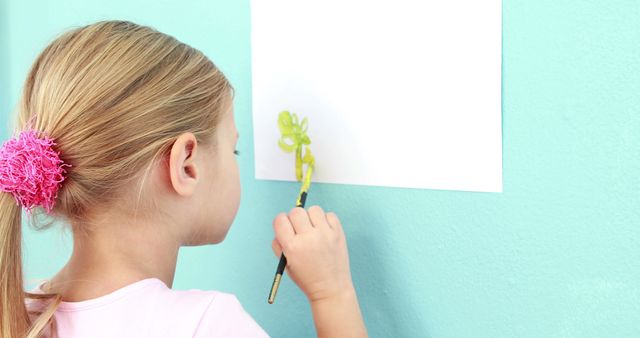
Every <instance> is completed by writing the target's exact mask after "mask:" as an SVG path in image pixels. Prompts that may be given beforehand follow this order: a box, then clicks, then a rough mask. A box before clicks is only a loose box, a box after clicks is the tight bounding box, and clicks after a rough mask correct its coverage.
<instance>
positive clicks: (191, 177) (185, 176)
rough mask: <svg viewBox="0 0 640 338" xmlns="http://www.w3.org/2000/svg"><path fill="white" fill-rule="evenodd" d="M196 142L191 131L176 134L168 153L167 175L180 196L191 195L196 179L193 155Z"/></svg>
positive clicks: (196, 170)
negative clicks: (176, 136)
mask: <svg viewBox="0 0 640 338" xmlns="http://www.w3.org/2000/svg"><path fill="white" fill-rule="evenodd" d="M197 150H198V142H197V140H196V137H195V136H194V135H193V134H192V133H184V134H181V135H180V136H178V138H177V139H176V141H175V142H174V143H173V145H172V146H171V152H170V154H169V168H168V169H169V177H170V179H171V186H172V187H173V189H174V190H175V191H176V193H178V194H179V195H181V196H191V195H192V194H193V192H194V191H195V188H196V183H197V181H198V178H199V176H198V168H197V166H196V161H195V155H196V151H197Z"/></svg>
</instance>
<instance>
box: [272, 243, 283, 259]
mask: <svg viewBox="0 0 640 338" xmlns="http://www.w3.org/2000/svg"><path fill="white" fill-rule="evenodd" d="M271 250H273V253H274V254H275V255H276V257H278V258H280V255H282V247H280V243H278V240H276V239H275V238H274V239H273V241H271Z"/></svg>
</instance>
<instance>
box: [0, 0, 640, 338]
mask: <svg viewBox="0 0 640 338" xmlns="http://www.w3.org/2000/svg"><path fill="white" fill-rule="evenodd" d="M3 1H4V0H0V41H2V48H0V74H1V75H2V76H0V95H2V96H1V97H0V107H1V108H2V112H1V113H2V114H3V115H2V118H3V119H7V118H8V115H9V108H10V107H12V106H13V105H15V103H16V101H17V98H18V94H19V90H20V87H21V86H22V81H23V79H24V76H25V74H26V72H27V69H28V67H29V65H30V63H31V62H32V61H33V59H34V57H35V56H36V53H37V52H38V51H39V50H41V49H42V48H43V47H44V46H45V44H46V43H47V42H48V41H50V40H51V39H52V38H53V37H54V36H56V35H57V34H58V33H60V32H61V31H63V30H65V29H67V28H69V27H71V26H75V25H80V24H85V23H90V22H92V21H95V20H98V19H107V18H119V19H129V20H133V21H136V22H139V23H142V24H148V25H152V26H154V27H156V28H158V29H160V30H161V31H164V32H167V33H169V34H172V35H174V36H176V37H178V38H179V39H181V40H183V41H185V42H187V43H189V44H192V45H193V46H195V47H197V48H199V49H201V50H203V51H204V52H205V53H206V54H207V55H209V56H210V57H211V58H212V59H213V60H214V62H216V63H217V64H218V65H219V66H220V67H221V68H222V70H223V71H224V72H225V73H226V74H227V75H228V77H229V78H230V79H231V81H232V82H233V84H234V86H235V87H236V89H237V97H236V102H235V104H236V111H235V113H236V123H237V126H238V129H239V131H240V134H241V135H242V136H241V140H240V144H239V149H240V150H241V152H242V155H241V156H240V157H239V160H240V166H241V178H242V185H243V196H242V198H243V199H242V203H241V207H240V211H239V214H238V217H237V219H236V221H235V223H234V225H233V227H232V229H231V232H230V233H229V236H228V237H227V240H225V242H223V243H222V244H220V245H217V246H205V247H195V248H184V249H183V250H182V251H181V253H180V258H179V263H178V268H177V270H178V271H177V275H176V280H175V284H174V287H175V288H178V289H189V288H202V289H219V290H223V291H227V292H233V293H235V294H237V296H238V297H239V299H240V300H241V302H242V303H243V304H244V306H245V308H246V309H247V311H249V312H250V313H251V314H252V315H253V316H254V317H255V318H256V320H257V321H258V322H259V323H260V324H261V325H262V326H263V327H264V328H265V329H266V330H267V331H268V332H269V333H270V334H271V335H272V336H273V337H305V336H312V335H313V323H312V321H311V316H310V311H309V308H308V304H306V302H305V299H304V297H303V295H302V294H301V292H300V291H299V290H297V289H296V288H295V286H294V285H293V283H292V282H291V281H290V280H289V279H288V278H285V280H284V284H283V285H282V287H281V290H280V292H279V294H278V300H277V302H276V304H275V305H268V304H267V302H266V297H267V293H268V290H269V287H270V283H271V280H272V277H273V273H274V269H275V267H276V264H277V259H276V258H275V257H274V256H273V254H272V252H271V248H270V241H271V239H272V237H273V233H272V229H271V220H272V219H273V217H274V216H275V215H276V214H277V213H278V212H280V211H286V210H289V209H290V208H291V206H292V204H293V202H294V199H295V194H296V192H297V189H298V185H297V184H295V183H289V182H275V181H257V180H255V179H254V176H253V171H254V164H253V153H252V146H253V141H254V140H253V139H252V120H251V100H250V98H251V92H250V90H251V85H250V84H251V82H250V81H251V70H250V66H251V64H250V52H251V50H250V48H251V46H250V35H249V32H250V26H249V25H250V20H249V14H250V13H249V3H248V1H247V0H243V1H237V0H233V1H231V0H227V1H222V0H219V1H204V0H202V1H181V2H178V1H167V0H155V1H149V0H144V1H135V2H134V1H125V0H114V1H110V2H109V3H107V2H104V3H103V4H97V3H95V2H88V1H80V0H66V1H51V0H41V1H35V0H21V1H17V0H6V3H4V2H3ZM3 6H4V7H3ZM503 8H504V13H503V17H504V26H503V27H504V28H503V41H504V48H503V92H504V98H503V123H504V125H503V143H504V193H501V194H489V193H467V192H452V191H430V190H416V189H389V188H377V187H361V186H347V185H332V184H316V185H314V186H312V188H311V192H310V198H309V200H308V205H312V204H320V205H321V206H323V207H324V208H325V209H326V210H331V211H335V212H337V213H338V214H339V215H340V216H341V218H342V219H343V223H344V224H345V227H346V232H347V236H348V241H349V249H350V254H351V264H352V270H353V279H354V281H355V282H356V284H357V291H358V293H359V296H360V300H361V305H362V309H363V312H364V316H365V320H366V322H367V325H368V328H369V331H370V334H371V336H372V337H605V336H608V337H639V336H640V324H638V323H640V112H639V110H640V3H639V2H638V1H635V0H610V1H595V0H589V1H582V0H538V1H516V0H504V2H503ZM354 20H355V18H354ZM470 29H472V28H470ZM416 43H420V42H419V41H416ZM388 66H390V67H392V66H393V65H388ZM9 70H10V71H9ZM461 99H464V98H461ZM2 132H3V135H2V137H3V138H6V137H8V135H9V128H7V127H6V125H5V126H3V130H2ZM310 132H311V133H312V132H313V131H312V130H311V131H310ZM25 245H26V248H25V253H24V254H25V259H26V273H27V278H29V280H28V282H29V283H30V284H29V285H28V286H31V285H32V283H33V281H34V279H36V278H47V277H49V276H51V275H52V274H54V273H55V272H56V271H57V269H59V268H60V267H61V266H62V265H63V264H64V263H65V261H66V259H67V258H68V257H69V254H70V249H71V247H72V243H71V240H70V238H69V235H68V234H65V233H63V232H60V231H59V230H58V229H55V228H54V229H52V230H48V231H45V232H41V233H38V232H34V231H31V230H27V232H26V234H25Z"/></svg>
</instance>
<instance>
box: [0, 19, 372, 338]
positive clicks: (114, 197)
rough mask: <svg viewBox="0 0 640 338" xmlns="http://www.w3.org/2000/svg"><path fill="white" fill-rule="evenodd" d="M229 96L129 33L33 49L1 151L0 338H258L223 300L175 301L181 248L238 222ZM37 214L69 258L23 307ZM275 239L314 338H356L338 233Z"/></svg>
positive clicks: (104, 26)
mask: <svg viewBox="0 0 640 338" xmlns="http://www.w3.org/2000/svg"><path fill="white" fill-rule="evenodd" d="M232 95H233V89H232V87H231V85H230V84H229V82H228V81H227V79H226V78H225V76H224V75H223V74H222V73H221V72H220V70H218V69H217V68H216V67H215V66H214V64H213V63H212V62H211V61H210V60H209V59H208V58H207V57H206V56H205V55H203V54H202V53H201V52H200V51H198V50H197V49H194V48H192V47H190V46H188V45H185V44H184V43H181V42H179V41H177V40H176V39H175V38H173V37H171V36H168V35H165V34H163V33H160V32H158V31H156V30H154V29H152V28H149V27H144V26H139V25H136V24H134V23H131V22H126V21H104V22H98V23H95V24H92V25H88V26H85V27H81V28H78V29H73V30H71V31H69V32H67V33H65V34H64V35H62V36H60V37H59V38H58V39H56V40H55V41H53V42H52V43H51V44H50V45H49V46H48V47H46V48H45V49H44V51H43V52H42V53H41V54H40V55H39V56H38V58H37V59H36V61H35V63H34V64H33V66H32V68H31V70H30V72H29V74H28V76H27V80H26V82H25V85H24V92H23V94H22V99H21V101H20V104H19V117H18V131H17V132H16V134H14V137H13V138H11V139H10V140H8V141H6V142H5V143H4V144H3V146H2V148H1V149H0V187H1V190H2V192H0V336H1V337H2V338H7V337H11V338H13V337H25V336H26V337H38V336H47V337H49V336H56V334H57V336H59V337H120V338H124V337H192V336H193V337H264V336H267V335H266V333H265V332H264V331H263V329H262V328H261V327H260V326H259V325H258V324H257V323H256V322H255V321H254V320H253V319H252V318H251V316H250V315H249V314H247V313H246V312H245V311H244V309H243V307H242V306H241V305H240V303H239V302H238V300H237V298H236V297H235V296H233V295H231V294H227V293H222V292H218V291H203V290H197V289H191V290H172V289H171V286H172V283H173V278H174V273H175V268H176V259H177V255H178V250H179V248H180V247H181V246H183V245H187V246H192V245H205V244H216V243H220V242H221V241H223V240H224V238H225V236H226V234H227V231H228V230H229V226H230V225H231V223H232V221H233V219H234V217H235V215H236V211H237V209H238V204H239V199H240V181H239V175H238V165H237V162H236V159H235V157H234V153H236V152H235V151H234V149H235V144H236V142H237V138H238V133H237V130H236V127H235V123H234V118H233V109H232ZM36 207H42V209H36V211H37V210H45V211H46V213H47V214H51V215H54V216H57V217H59V218H60V219H62V220H64V221H65V222H66V223H67V224H69V225H70V226H71V229H72V231H73V240H74V246H73V253H72V256H71V258H70V259H69V262H68V263H67V264H66V265H65V266H64V267H63V268H62V269H61V270H60V271H59V272H58V273H57V274H56V275H55V276H53V277H52V278H50V279H48V280H45V281H44V282H43V283H41V284H40V285H38V287H36V288H34V289H33V290H30V292H26V291H25V290H24V287H23V276H22V273H23V272H22V261H21V256H22V252H21V241H22V237H21V208H24V209H25V211H26V212H27V215H28V216H32V215H33V214H32V213H33V211H34V210H32V209H33V208H36ZM28 218H29V220H31V221H32V222H33V221H34V219H35V218H31V217H28ZM32 226H36V227H38V226H37V225H35V224H33V225H32ZM273 226H274V231H275V239H274V240H273V242H272V248H273V251H274V253H275V255H276V257H279V256H280V254H281V252H284V254H285V255H286V257H287V259H288V266H287V273H288V275H289V276H290V278H291V279H292V280H293V281H294V282H295V283H296V284H297V285H298V286H299V287H300V289H301V290H302V291H303V292H304V294H305V295H306V296H307V298H308V299H309V302H310V305H311V309H312V313H313V318H314V321H315V326H316V330H317V334H318V336H320V337H365V336H367V333H366V329H365V326H364V324H363V320H362V316H361V313H360V309H359V305H358V301H357V298H356V293H355V289H354V287H353V284H352V280H351V274H350V270H349V258H348V254H347V246H346V241H345V237H344V233H343V229H342V225H341V224H340V220H339V219H338V217H337V216H336V215H335V214H334V213H325V212H324V211H323V210H322V209H321V208H320V207H318V206H313V207H310V208H308V210H305V209H303V208H294V209H292V210H291V211H290V212H288V213H281V214H279V215H277V216H276V217H275V219H274V222H273ZM40 227H42V226H40ZM45 227H46V226H45Z"/></svg>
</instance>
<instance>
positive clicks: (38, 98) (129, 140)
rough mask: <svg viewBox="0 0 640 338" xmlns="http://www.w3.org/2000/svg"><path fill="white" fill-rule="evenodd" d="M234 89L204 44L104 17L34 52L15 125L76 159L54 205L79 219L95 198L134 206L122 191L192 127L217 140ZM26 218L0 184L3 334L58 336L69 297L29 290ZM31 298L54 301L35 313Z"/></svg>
mask: <svg viewBox="0 0 640 338" xmlns="http://www.w3.org/2000/svg"><path fill="white" fill-rule="evenodd" d="M232 95H233V88H232V87H231V85H230V84H229V82H228V81H227V79H226V78H225V76H224V74H222V72H221V71H220V70H218V69H217V68H216V66H215V65H214V64H213V63H212V62H211V60H209V59H208V58H207V57H206V56H205V55H204V54H203V53H202V52H200V51H199V50H197V49H195V48H192V47H190V46H188V45H186V44H184V43H181V42H180V41H178V40H177V39H175V38H174V37H172V36H169V35H166V34H163V33H161V32H158V31H157V30H155V29H153V28H150V27H145V26H140V25H137V24H135V23H132V22H128V21H101V22H97V23H94V24H91V25H87V26H84V27H80V28H76V29H72V30H70V31H68V32H66V33H64V34H63V35H61V36H60V37H58V38H57V39H55V40H54V41H53V42H52V43H51V44H49V45H48V46H47V47H46V48H45V49H44V50H43V51H42V52H41V53H40V55H39V56H38V57H37V58H36V60H35V62H34V64H33V66H32V67H31V69H30V71H29V73H28V76H27V79H26V81H25V84H24V90H23V93H22V98H21V100H20V103H19V107H18V120H17V127H18V128H19V129H20V130H22V129H23V128H24V127H25V125H26V124H27V123H29V122H31V121H34V123H33V124H32V125H33V127H34V128H35V129H36V130H38V131H41V132H43V133H45V134H46V135H48V136H49V137H51V138H53V139H54V140H55V142H56V143H57V145H56V146H55V148H54V150H56V151H57V152H59V153H60V158H61V159H62V160H63V161H64V163H68V164H70V165H71V167H68V168H65V170H66V172H67V173H66V179H65V180H64V182H63V183H62V186H61V188H60V189H59V191H58V195H57V199H56V201H55V207H54V209H53V210H52V211H53V214H54V215H55V216H58V217H60V218H62V219H64V220H66V221H68V222H69V223H71V224H72V225H73V224H76V223H80V222H82V221H85V220H87V219H88V218H89V215H90V213H89V211H90V208H91V206H96V205H115V204H117V203H118V202H119V203H120V204H118V205H130V204H127V203H125V202H123V201H122V199H123V192H124V191H128V190H129V189H127V187H130V186H137V187H140V189H142V188H141V187H142V184H143V182H144V179H145V177H146V176H147V173H148V171H149V170H150V168H151V167H152V165H154V164H155V163H157V161H158V160H160V159H162V158H163V157H164V156H163V155H166V153H167V151H169V150H170V149H171V146H172V144H173V142H174V141H175V139H176V138H177V137H178V136H179V135H180V134H182V133H185V132H191V133H193V134H194V136H195V137H196V139H197V141H198V142H199V143H202V144H210V145H212V146H215V144H214V143H215V142H214V135H215V131H216V126H217V125H218V122H219V120H220V117H221V114H222V113H223V112H224V111H226V110H227V109H228V107H229V105H230V104H231V101H232ZM139 202H140V194H138V199H137V202H136V203H135V205H136V206H137V205H139ZM136 210H137V208H136ZM21 218H22V217H21V208H20V206H19V205H17V204H16V201H15V200H14V198H13V197H12V196H11V194H10V193H6V192H0V337H1V338H8V337H11V338H13V337H25V336H26V337H38V336H40V335H42V334H43V333H44V331H45V330H46V329H47V328H48V327H49V328H51V329H52V331H53V334H55V317H54V313H55V310H56V308H57V306H58V304H59V303H60V302H61V295H60V294H55V293H51V294H47V293H45V294H36V293H30V292H25V290H24V286H23V275H22V273H23V272H22V259H21V256H22V251H21V241H22V234H21ZM49 225H50V224H48V225H46V226H38V225H36V224H35V223H34V224H32V226H33V227H35V228H36V229H44V228H47V227H49ZM73 231H83V229H82V228H76V227H75V226H74V227H73ZM25 297H26V298H27V299H39V300H42V301H46V302H47V306H46V308H44V310H42V309H41V311H38V312H37V313H35V314H34V313H29V311H28V309H27V307H26V306H25V301H26V299H25ZM34 315H35V319H32V318H31V317H32V316H34Z"/></svg>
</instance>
